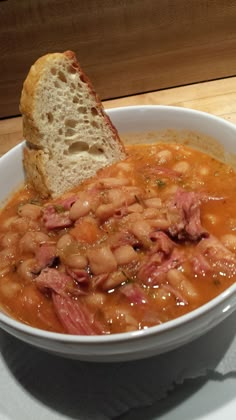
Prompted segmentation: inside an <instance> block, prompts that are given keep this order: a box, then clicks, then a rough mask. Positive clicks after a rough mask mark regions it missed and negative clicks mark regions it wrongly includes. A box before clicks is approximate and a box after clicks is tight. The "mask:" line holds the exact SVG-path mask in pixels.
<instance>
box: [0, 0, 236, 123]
mask: <svg viewBox="0 0 236 420" xmlns="http://www.w3.org/2000/svg"><path fill="white" fill-rule="evenodd" d="M67 49H71V50H74V51H75V52H76V53H77V55H78V58H79V61H80V63H81V65H82V67H83V69H84V70H85V72H86V73H87V74H88V75H89V77H90V78H91V79H92V81H93V84H94V86H95V88H96V90H97V92H98V93H99V95H100V97H101V98H102V99H108V98H116V97H121V96H126V95H131V94H136V93H140V92H147V91H152V90H158V89H163V88H167V87H173V86H179V85H184V84H189V83H193V82H199V81H203V80H211V79H216V78H222V77H227V76H232V75H235V74H236V2H235V1H234V0H209V1H206V0H3V1H1V0H0V117H7V116H14V115H18V114H19V111H18V103H19V97H20V92H21V87H22V83H23V80H24V78H25V77H26V74H27V72H28V69H29V67H30V65H31V64H32V63H33V62H34V61H35V60H36V59H37V58H38V57H39V56H40V55H42V54H45V53H47V52H55V51H64V50H67Z"/></svg>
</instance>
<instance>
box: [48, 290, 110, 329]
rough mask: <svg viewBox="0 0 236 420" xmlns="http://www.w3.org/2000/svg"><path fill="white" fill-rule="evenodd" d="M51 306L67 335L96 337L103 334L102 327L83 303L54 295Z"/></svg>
mask: <svg viewBox="0 0 236 420" xmlns="http://www.w3.org/2000/svg"><path fill="white" fill-rule="evenodd" d="M53 304H54V307H55V310H56V314H57V316H58V318H59V319H60V321H61V323H62V325H63V326H64V328H65V329H66V331H67V333H68V334H76V335H96V334H104V333H105V331H104V329H103V328H102V325H101V324H100V323H99V322H98V321H95V319H94V315H93V313H91V311H90V310H89V309H88V308H87V306H86V305H85V304H84V303H82V302H80V301H75V300H74V299H72V298H70V297H68V296H66V297H65V296H60V295H58V294H55V293H54V294H53Z"/></svg>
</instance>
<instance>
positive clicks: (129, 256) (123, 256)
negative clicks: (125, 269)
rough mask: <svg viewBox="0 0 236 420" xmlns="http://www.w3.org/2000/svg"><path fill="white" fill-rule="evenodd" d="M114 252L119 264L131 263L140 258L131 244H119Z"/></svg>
mask: <svg viewBox="0 0 236 420" xmlns="http://www.w3.org/2000/svg"><path fill="white" fill-rule="evenodd" d="M113 254H114V256H115V259H116V262H117V264H118V265H123V264H129V263H130V262H132V261H136V260H137V259H138V254H137V252H136V251H135V250H134V249H133V247H132V246H131V245H122V246H119V248H116V249H115V250H114V251H113Z"/></svg>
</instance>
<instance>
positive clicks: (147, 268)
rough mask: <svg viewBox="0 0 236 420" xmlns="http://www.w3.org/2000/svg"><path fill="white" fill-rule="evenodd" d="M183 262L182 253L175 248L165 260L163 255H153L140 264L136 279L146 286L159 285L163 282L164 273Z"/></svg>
mask: <svg viewBox="0 0 236 420" xmlns="http://www.w3.org/2000/svg"><path fill="white" fill-rule="evenodd" d="M153 257H154V258H153ZM184 261H185V257H184V255H183V253H182V252H181V251H179V250H178V249H176V248H174V250H173V252H172V253H171V254H170V256H168V258H165V257H164V255H163V253H157V254H154V255H153V256H152V257H151V258H149V260H146V261H144V263H142V265H141V266H140V268H139V271H138V273H137V278H138V280H139V281H140V282H141V283H142V284H145V285H147V286H155V285H157V284H161V283H162V282H163V281H164V280H165V277H166V273H168V271H169V270H170V269H172V268H177V267H179V266H180V265H181V264H182V263H183V262H184Z"/></svg>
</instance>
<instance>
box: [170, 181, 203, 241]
mask: <svg viewBox="0 0 236 420" xmlns="http://www.w3.org/2000/svg"><path fill="white" fill-rule="evenodd" d="M200 216H201V215H200V199H199V195H198V194H196V193H195V192H193V191H191V192H188V191H184V190H182V189H180V188H179V189H178V190H177V192H176V194H175V198H174V200H173V202H172V203H171V205H170V206H169V208H168V218H169V221H170V222H171V226H170V227H169V233H170V235H171V236H172V237H176V238H178V239H180V240H183V239H184V240H185V239H187V240H190V241H198V240H199V239H201V238H202V237H204V236H207V235H208V234H207V232H206V231H205V230H204V229H203V227H202V225H201V218H200Z"/></svg>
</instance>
